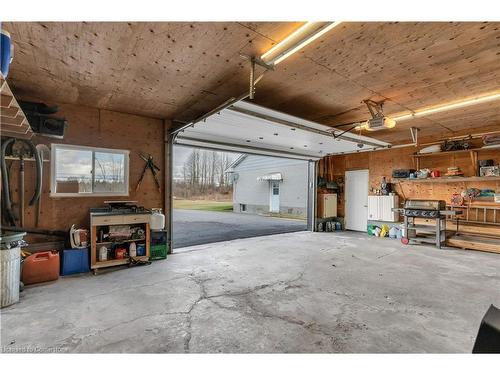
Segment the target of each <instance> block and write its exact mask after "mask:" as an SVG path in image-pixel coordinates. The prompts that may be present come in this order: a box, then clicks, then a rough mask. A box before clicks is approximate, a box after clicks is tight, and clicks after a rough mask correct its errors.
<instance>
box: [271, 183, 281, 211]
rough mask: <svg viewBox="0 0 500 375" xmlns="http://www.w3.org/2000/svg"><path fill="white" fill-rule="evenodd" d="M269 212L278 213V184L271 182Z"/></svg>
mask: <svg viewBox="0 0 500 375" xmlns="http://www.w3.org/2000/svg"><path fill="white" fill-rule="evenodd" d="M269 212H280V183H279V181H271V191H270V198H269Z"/></svg>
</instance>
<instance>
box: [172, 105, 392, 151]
mask: <svg viewBox="0 0 500 375" xmlns="http://www.w3.org/2000/svg"><path fill="white" fill-rule="evenodd" d="M332 130H333V129H332V128H331V127H329V126H325V125H321V124H318V123H315V122H312V121H308V120H304V119H301V118H298V117H295V116H290V115H287V114H285V113H282V112H278V111H274V110H271V109H269V108H265V107H261V106H258V105H255V104H252V103H249V102H245V101H239V102H236V103H234V104H233V105H231V106H229V107H227V108H224V109H222V110H220V111H219V112H216V113H214V114H212V115H211V116H208V117H206V118H205V119H204V120H203V121H200V122H197V123H195V124H192V125H191V126H189V127H187V128H185V129H183V130H182V131H180V132H178V133H177V136H176V139H175V143H176V144H181V145H186V146H193V147H206V148H212V149H218V150H224V151H234V152H242V153H250V154H260V155H268V156H281V157H286V158H296V159H304V160H312V161H314V160H319V159H321V158H322V157H324V156H326V155H328V154H336V153H341V152H353V151H356V150H363V151H364V150H371V149H375V148H382V147H388V146H390V144H389V143H386V142H382V141H378V140H376V139H373V138H369V137H364V136H360V135H356V134H352V133H344V134H342V132H341V131H338V130H335V132H332Z"/></svg>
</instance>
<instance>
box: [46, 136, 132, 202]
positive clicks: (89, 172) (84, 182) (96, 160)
mask: <svg viewBox="0 0 500 375" xmlns="http://www.w3.org/2000/svg"><path fill="white" fill-rule="evenodd" d="M128 166H129V152H128V151H126V150H114V149H105V148H96V147H85V146H73V145H61V144H52V158H51V180H50V183H51V184H50V193H51V196H55V197H80V196H123V195H128V179H129V170H128Z"/></svg>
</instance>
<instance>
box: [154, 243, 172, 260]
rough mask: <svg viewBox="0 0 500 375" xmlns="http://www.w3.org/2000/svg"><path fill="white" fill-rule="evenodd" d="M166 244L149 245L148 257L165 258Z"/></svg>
mask: <svg viewBox="0 0 500 375" xmlns="http://www.w3.org/2000/svg"><path fill="white" fill-rule="evenodd" d="M167 249H168V247H167V245H154V246H150V247H149V259H150V260H159V259H167Z"/></svg>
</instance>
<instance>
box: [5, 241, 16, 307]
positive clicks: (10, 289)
mask: <svg viewBox="0 0 500 375" xmlns="http://www.w3.org/2000/svg"><path fill="white" fill-rule="evenodd" d="M20 269H21V248H20V247H19V246H17V247H12V248H10V249H2V250H1V251H0V274H1V275H2V276H1V278H2V279H1V280H2V281H1V284H2V286H1V290H0V292H1V293H2V298H1V305H2V307H5V306H9V305H12V304H14V303H16V302H18V301H19V273H20Z"/></svg>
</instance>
